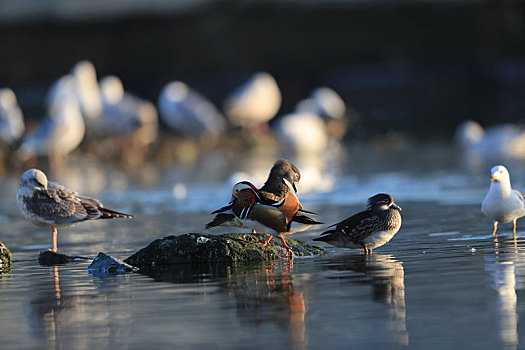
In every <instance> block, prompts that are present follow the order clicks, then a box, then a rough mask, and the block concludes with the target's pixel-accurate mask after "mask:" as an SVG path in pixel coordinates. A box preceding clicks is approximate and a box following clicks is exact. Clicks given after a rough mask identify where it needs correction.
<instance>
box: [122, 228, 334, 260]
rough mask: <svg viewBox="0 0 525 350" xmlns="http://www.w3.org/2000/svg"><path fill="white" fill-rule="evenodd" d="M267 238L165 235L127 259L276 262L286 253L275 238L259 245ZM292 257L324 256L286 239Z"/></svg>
mask: <svg viewBox="0 0 525 350" xmlns="http://www.w3.org/2000/svg"><path fill="white" fill-rule="evenodd" d="M266 238H267V236H266V235H262V234H255V235H254V234H235V233H230V234H225V235H211V234H200V233H188V234H184V235H180V236H168V237H165V238H162V239H157V240H155V241H153V242H152V243H150V244H149V245H148V246H147V247H145V248H143V249H141V250H139V251H138V252H136V253H135V254H133V255H132V256H130V257H129V258H127V259H126V260H124V261H125V262H126V263H128V264H130V265H134V266H144V265H149V266H151V265H155V266H157V265H167V264H176V263H216V262H220V263H227V264H233V263H239V262H260V261H266V260H275V259H278V258H279V257H280V256H282V255H285V254H286V250H285V249H284V247H283V246H282V245H281V242H280V241H279V240H277V239H273V240H272V241H270V243H269V244H268V245H267V246H262V245H261V244H258V243H262V242H264V240H265V239H266ZM286 242H287V244H288V245H289V246H290V247H292V250H293V253H294V255H295V256H311V255H320V254H324V253H325V250H324V249H323V248H320V247H317V246H313V245H310V244H308V243H304V242H299V241H296V240H292V239H287V240H286Z"/></svg>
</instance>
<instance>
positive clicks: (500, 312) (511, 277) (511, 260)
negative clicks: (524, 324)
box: [485, 237, 525, 349]
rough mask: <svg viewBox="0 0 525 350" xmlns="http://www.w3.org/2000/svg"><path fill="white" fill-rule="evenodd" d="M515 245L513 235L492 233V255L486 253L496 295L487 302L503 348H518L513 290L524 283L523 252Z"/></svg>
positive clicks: (516, 313) (514, 291) (524, 262)
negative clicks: (506, 235) (506, 237)
mask: <svg viewBox="0 0 525 350" xmlns="http://www.w3.org/2000/svg"><path fill="white" fill-rule="evenodd" d="M522 243H523V242H522ZM518 246H519V245H518V242H517V240H516V238H513V237H509V239H508V240H504V239H502V238H501V237H500V238H499V239H498V237H494V255H490V256H486V257H485V272H486V273H487V279H488V280H487V282H488V283H489V285H490V287H491V288H492V289H494V290H495V291H496V298H495V300H493V301H491V303H490V304H491V306H492V308H493V310H494V314H495V320H496V326H497V332H498V335H499V339H500V341H501V343H502V345H503V346H504V348H505V349H517V347H518V344H519V336H518V311H517V301H518V296H517V293H516V290H517V289H523V288H524V287H525V285H524V283H523V276H521V277H520V273H521V274H522V275H525V271H524V270H523V267H525V259H524V257H525V255H524V254H523V251H522V252H520V249H519V248H518Z"/></svg>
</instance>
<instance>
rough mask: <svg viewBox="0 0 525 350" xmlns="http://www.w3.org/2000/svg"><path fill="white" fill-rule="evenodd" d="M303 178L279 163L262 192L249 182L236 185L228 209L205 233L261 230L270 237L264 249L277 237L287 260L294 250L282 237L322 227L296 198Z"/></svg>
mask: <svg viewBox="0 0 525 350" xmlns="http://www.w3.org/2000/svg"><path fill="white" fill-rule="evenodd" d="M300 176H301V175H300V172H299V170H298V169H297V168H296V167H295V166H294V165H292V164H291V163H290V162H289V161H288V160H286V159H280V160H278V161H276V162H275V164H274V166H273V167H272V169H271V171H270V175H269V177H268V180H267V181H266V183H265V184H264V186H263V187H261V188H260V189H257V187H255V186H254V185H253V184H252V183H250V182H248V181H242V182H239V183H237V184H235V186H234V187H233V190H232V198H231V201H230V203H229V205H227V206H225V207H222V208H220V209H218V210H216V211H214V212H213V213H212V214H217V215H216V216H215V218H214V219H213V221H211V222H210V223H208V224H207V225H206V229H208V228H211V227H216V226H234V227H247V228H252V229H258V230H261V231H264V232H266V233H268V234H270V237H269V238H268V239H267V240H266V241H265V242H264V243H263V245H267V244H268V243H269V242H270V240H271V239H272V238H273V236H278V237H279V238H280V239H281V242H282V243H283V246H284V247H285V248H286V249H287V256H291V255H292V251H291V247H290V246H288V245H287V244H286V242H285V241H284V238H283V236H285V235H287V234H290V233H294V232H298V231H303V230H305V229H307V228H308V227H310V226H311V225H314V224H321V222H318V221H316V220H313V219H312V218H310V217H308V216H307V215H305V214H307V213H309V214H315V213H312V212H308V211H305V210H304V209H303V208H302V205H301V203H300V202H299V199H298V198H297V196H296V195H295V191H296V186H295V184H296V183H297V182H298V181H299V180H300Z"/></svg>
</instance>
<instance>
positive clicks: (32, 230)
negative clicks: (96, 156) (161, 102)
mask: <svg viewBox="0 0 525 350" xmlns="http://www.w3.org/2000/svg"><path fill="white" fill-rule="evenodd" d="M414 152H415V151H411V152H405V151H400V152H380V151H372V150H370V152H369V153H368V154H367V155H366V156H364V155H360V154H361V152H356V153H351V152H350V154H349V155H348V156H347V157H346V158H345V159H346V160H345V162H342V163H339V165H338V166H339V168H338V169H334V168H325V169H322V170H321V171H320V173H321V174H322V176H321V178H323V179H325V180H326V181H329V180H330V181H332V185H331V186H330V188H323V189H322V190H320V189H316V188H313V189H310V190H307V189H304V188H303V189H302V190H301V189H300V191H299V194H300V198H301V199H302V201H303V204H304V206H305V207H306V208H307V209H311V210H314V211H318V212H319V213H320V214H321V218H322V219H323V220H324V221H325V222H327V223H334V222H336V221H337V220H340V219H343V218H345V217H348V216H349V215H351V214H352V213H354V212H356V211H358V210H360V209H361V208H362V207H363V204H364V201H365V200H366V198H367V197H368V196H370V195H373V194H375V193H377V192H383V191H384V192H389V193H392V194H393V195H394V198H395V199H396V202H397V203H398V204H399V205H400V206H401V207H402V208H403V212H402V215H403V226H402V229H401V231H400V232H399V233H398V234H397V235H396V236H395V237H394V238H393V239H392V241H391V242H390V243H388V244H387V245H385V246H383V247H381V248H378V249H377V250H375V251H374V254H373V255H371V256H364V255H362V254H361V252H355V251H350V250H345V249H331V250H330V253H329V254H326V255H325V256H321V257H316V258H296V259H294V262H293V265H290V264H288V263H287V262H286V261H285V260H278V261H276V262H272V263H265V264H256V265H248V266H223V265H217V264H209V265H208V264H206V265H197V266H195V265H180V266H179V265H174V266H169V267H163V268H159V269H153V270H149V271H148V270H143V271H141V272H140V273H133V274H127V275H119V276H98V275H93V274H91V273H89V272H87V271H86V267H87V266H88V265H89V262H79V263H71V264H68V265H63V266H57V267H43V266H40V265H39V264H38V263H37V261H36V258H37V256H38V252H39V251H40V250H41V249H45V248H47V247H48V246H49V244H50V241H51V235H50V232H49V231H48V230H45V229H41V228H37V227H34V226H32V225H31V224H29V223H27V222H25V221H24V220H23V219H22V218H21V216H20V214H18V212H17V209H16V205H15V202H14V199H13V198H14V193H15V191H16V182H17V179H15V178H14V177H13V178H12V179H9V178H7V179H4V181H3V183H2V184H1V185H0V186H1V189H2V190H3V192H2V193H4V194H5V197H4V198H3V199H1V200H0V208H1V210H2V212H1V213H2V214H1V215H0V221H1V222H2V226H1V228H0V234H1V237H2V238H1V240H2V241H3V242H4V243H5V244H6V245H7V246H8V247H9V248H11V250H12V252H13V258H14V262H13V266H12V270H11V271H10V272H7V273H5V274H3V275H0V305H1V307H0V338H1V339H2V348H4V347H5V348H32V349H38V348H57V349H68V348H119V349H126V348H129V349H140V348H145V347H164V348H166V347H168V346H169V347H175V346H178V347H184V348H210V347H215V348H220V349H232V348H234V349H236V348H248V347H249V348H268V347H269V346H270V347H272V348H282V349H289V348H296V349H302V348H312V349H314V348H321V347H327V348H341V347H354V348H362V347H365V346H366V347H370V348H405V347H410V348H425V349H432V348H436V349H437V348H440V349H441V348H443V347H447V348H490V349H493V348H510V349H512V348H518V347H519V344H520V340H521V342H524V341H525V340H524V339H525V338H524V337H525V329H524V327H523V326H522V325H521V324H520V322H519V320H520V318H521V319H523V313H524V306H523V305H522V304H523V303H520V299H521V298H523V295H525V294H524V289H525V224H524V223H521V222H518V238H517V240H516V242H514V240H513V239H512V233H511V228H510V227H509V226H508V225H501V227H500V231H499V238H498V239H497V240H496V241H495V240H494V239H493V238H492V234H491V229H492V225H491V223H490V222H489V221H488V220H487V219H486V218H484V217H483V215H482V214H481V212H480V203H481V201H482V199H483V197H484V195H485V193H486V191H487V190H488V186H489V181H488V178H489V175H490V172H489V170H490V166H491V164H483V165H481V166H480V167H479V168H471V167H467V166H464V165H463V163H462V161H461V158H460V157H457V156H456V153H455V151H454V150H453V149H448V148H446V147H444V146H443V147H441V146H440V147H435V148H419V149H418V150H417V152H416V153H414ZM407 154H409V156H407ZM264 164H265V166H266V163H264ZM270 165H271V161H270ZM300 169H303V168H301V167H300ZM509 169H510V171H511V178H512V180H513V184H514V187H515V188H521V189H525V168H523V167H522V166H520V165H519V164H513V165H512V166H509ZM235 170H245V169H242V166H240V167H239V169H235ZM245 171H246V170H245ZM223 173H226V171H221V172H220V174H221V175H217V174H212V173H210V174H209V178H208V179H201V178H199V179H198V180H197V181H189V180H188V179H191V172H190V174H189V175H188V174H184V175H182V176H181V175H180V174H177V172H176V171H164V172H163V174H164V175H163V174H161V175H159V179H158V181H157V183H158V184H159V185H156V186H150V187H147V186H130V185H126V186H115V187H112V186H111V184H110V185H107V186H105V188H104V190H103V191H101V192H98V193H92V194H96V196H97V197H98V198H100V199H101V200H103V201H104V202H105V203H106V204H107V206H108V207H111V208H114V209H117V210H123V211H131V212H133V213H134V214H135V215H136V218H135V219H134V220H121V221H116V220H113V221H101V222H90V223H84V224H80V225H78V226H75V227H72V228H68V229H63V230H59V249H60V250H61V251H62V252H67V253H69V254H79V255H86V256H90V257H94V256H95V255H96V254H97V253H98V252H99V251H103V252H106V253H109V254H112V255H114V256H116V257H120V258H126V257H127V256H129V255H131V254H132V253H133V252H134V251H136V250H138V249H140V248H142V247H143V246H145V245H146V244H147V243H149V242H150V241H152V240H153V239H156V238H159V237H163V236H167V235H169V234H182V233H186V232H196V231H197V232H199V231H202V230H203V226H204V224H205V223H206V222H207V221H208V220H209V219H210V218H211V215H210V214H208V213H209V211H211V210H213V209H216V208H217V207H219V206H220V205H222V204H224V203H225V202H226V201H227V200H228V199H229V190H230V189H231V183H230V182H229V181H228V180H227V175H223ZM313 173H314V172H310V174H313ZM214 175H217V176H216V177H217V178H218V179H216V180H215V181H213V177H214ZM265 175H266V174H265V173H263V177H264V176H265ZM305 176H307V175H306V172H304V174H303V180H305V182H307V181H306V179H305ZM263 180H264V179H263ZM175 183H178V184H179V186H178V187H177V189H176V190H174V184H175ZM70 186H72V187H73V188H75V189H79V190H80V188H79V187H74V185H73V184H71V185H70ZM229 188H230V189H229ZM184 192H185V194H184ZM319 232H320V229H317V230H312V231H307V232H303V233H300V234H296V235H294V237H293V238H296V239H300V240H305V241H311V239H312V238H314V237H316V236H318V234H319ZM327 247H328V246H327ZM520 316H521V317H520ZM520 338H521V339H520Z"/></svg>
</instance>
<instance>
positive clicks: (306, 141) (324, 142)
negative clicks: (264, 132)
mask: <svg viewBox="0 0 525 350" xmlns="http://www.w3.org/2000/svg"><path fill="white" fill-rule="evenodd" d="M275 133H276V135H277V137H278V138H279V140H281V141H282V142H283V144H285V145H287V146H289V147H290V148H291V149H292V150H293V151H294V152H295V154H298V155H300V156H301V157H310V156H315V155H320V154H323V152H325V151H326V149H327V148H328V143H329V139H328V133H327V128H326V125H325V123H324V121H323V119H322V118H321V117H320V116H318V115H317V114H314V113H310V112H294V113H290V114H286V115H284V116H282V117H281V118H280V119H279V120H278V121H277V123H276V126H275Z"/></svg>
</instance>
